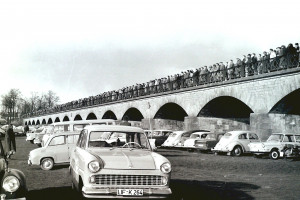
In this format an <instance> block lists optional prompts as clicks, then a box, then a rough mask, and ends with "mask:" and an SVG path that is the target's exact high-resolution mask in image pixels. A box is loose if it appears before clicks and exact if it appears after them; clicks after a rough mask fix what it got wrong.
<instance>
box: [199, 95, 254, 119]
mask: <svg viewBox="0 0 300 200" xmlns="http://www.w3.org/2000/svg"><path fill="white" fill-rule="evenodd" d="M250 113H253V110H252V109H251V108H250V107H249V106H247V105H246V104H245V103H244V102H243V101H241V100H239V99H237V98H235V97H231V96H220V97H217V98H214V99H212V100H211V101H209V102H208V103H207V104H206V105H205V106H204V107H203V108H202V109H201V110H200V112H199V113H198V115H197V116H198V117H215V118H228V119H235V120H237V121H245V120H246V122H247V123H250Z"/></svg>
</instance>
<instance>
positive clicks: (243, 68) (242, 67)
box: [240, 55, 247, 77]
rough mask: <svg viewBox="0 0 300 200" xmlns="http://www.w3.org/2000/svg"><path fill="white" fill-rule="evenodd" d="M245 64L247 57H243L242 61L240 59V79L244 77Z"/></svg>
mask: <svg viewBox="0 0 300 200" xmlns="http://www.w3.org/2000/svg"><path fill="white" fill-rule="evenodd" d="M246 62H247V57H246V56H245V55H244V57H243V59H242V66H241V72H240V74H241V77H245V76H246V64H247V63H246Z"/></svg>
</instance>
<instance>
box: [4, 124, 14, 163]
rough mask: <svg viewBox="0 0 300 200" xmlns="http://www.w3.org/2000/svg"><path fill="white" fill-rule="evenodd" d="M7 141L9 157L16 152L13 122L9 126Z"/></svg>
mask: <svg viewBox="0 0 300 200" xmlns="http://www.w3.org/2000/svg"><path fill="white" fill-rule="evenodd" d="M5 141H6V147H7V157H8V158H9V157H10V156H11V155H13V154H15V153H16V139H15V133H14V130H13V126H12V124H10V125H9V126H8V128H7V131H6V135H5Z"/></svg>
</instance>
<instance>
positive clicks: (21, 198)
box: [0, 194, 26, 200]
mask: <svg viewBox="0 0 300 200" xmlns="http://www.w3.org/2000/svg"><path fill="white" fill-rule="evenodd" d="M0 199H1V200H26V197H20V198H13V199H12V198H6V195H5V194H0Z"/></svg>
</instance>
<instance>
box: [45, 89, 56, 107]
mask: <svg viewBox="0 0 300 200" xmlns="http://www.w3.org/2000/svg"><path fill="white" fill-rule="evenodd" d="M45 100H46V105H47V107H48V108H52V107H53V106H55V105H56V104H57V103H58V102H59V97H58V96H57V95H56V94H55V93H54V92H53V91H52V90H49V91H48V92H47V94H46V95H45Z"/></svg>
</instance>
